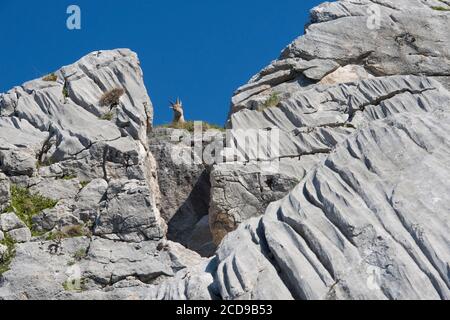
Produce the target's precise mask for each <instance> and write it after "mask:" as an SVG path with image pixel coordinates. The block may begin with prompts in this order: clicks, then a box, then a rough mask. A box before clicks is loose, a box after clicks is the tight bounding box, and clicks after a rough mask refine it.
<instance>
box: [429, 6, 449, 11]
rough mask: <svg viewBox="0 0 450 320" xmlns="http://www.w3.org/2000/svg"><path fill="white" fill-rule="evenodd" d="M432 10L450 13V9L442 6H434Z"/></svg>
mask: <svg viewBox="0 0 450 320" xmlns="http://www.w3.org/2000/svg"><path fill="white" fill-rule="evenodd" d="M431 9H433V10H436V11H450V9H449V8H445V7H442V6H434V7H431Z"/></svg>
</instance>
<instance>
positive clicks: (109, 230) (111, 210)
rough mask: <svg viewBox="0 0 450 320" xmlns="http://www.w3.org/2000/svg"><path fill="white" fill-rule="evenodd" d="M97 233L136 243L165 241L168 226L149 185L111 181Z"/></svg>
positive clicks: (97, 225)
mask: <svg viewBox="0 0 450 320" xmlns="http://www.w3.org/2000/svg"><path fill="white" fill-rule="evenodd" d="M94 232H95V234H96V235H108V234H116V235H118V236H119V237H120V238H121V239H122V240H125V241H132V242H133V241H135V242H140V241H143V240H149V239H150V240H158V239H161V238H162V237H163V236H164V234H165V226H164V225H163V224H162V223H161V221H160V218H159V211H158V209H157V207H156V203H155V201H154V199H152V195H151V192H150V190H149V188H148V186H147V184H146V183H145V182H142V181H137V180H115V181H111V182H110V183H109V185H108V190H107V193H106V200H105V206H104V209H102V210H101V212H100V216H99V218H98V219H97V222H96V225H95V228H94Z"/></svg>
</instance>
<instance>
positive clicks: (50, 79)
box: [42, 73, 58, 82]
mask: <svg viewBox="0 0 450 320" xmlns="http://www.w3.org/2000/svg"><path fill="white" fill-rule="evenodd" d="M42 80H43V81H48V82H55V81H56V80H58V76H57V75H56V74H54V73H51V74H49V75H46V76H45V77H43V78H42Z"/></svg>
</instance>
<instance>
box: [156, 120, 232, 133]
mask: <svg viewBox="0 0 450 320" xmlns="http://www.w3.org/2000/svg"><path fill="white" fill-rule="evenodd" d="M161 127H162V128H169V129H180V130H187V131H189V132H194V129H195V122H194V121H187V122H185V123H170V124H165V125H162V126H161ZM202 130H203V131H208V130H220V131H225V129H224V128H223V127H220V126H218V125H215V124H209V123H206V122H202Z"/></svg>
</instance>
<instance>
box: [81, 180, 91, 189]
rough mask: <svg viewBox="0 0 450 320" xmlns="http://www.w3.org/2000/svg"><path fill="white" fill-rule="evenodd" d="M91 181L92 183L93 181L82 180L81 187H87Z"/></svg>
mask: <svg viewBox="0 0 450 320" xmlns="http://www.w3.org/2000/svg"><path fill="white" fill-rule="evenodd" d="M89 183H91V182H90V181H81V182H80V185H81V189H84V188H86V186H87V185H88V184H89Z"/></svg>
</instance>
